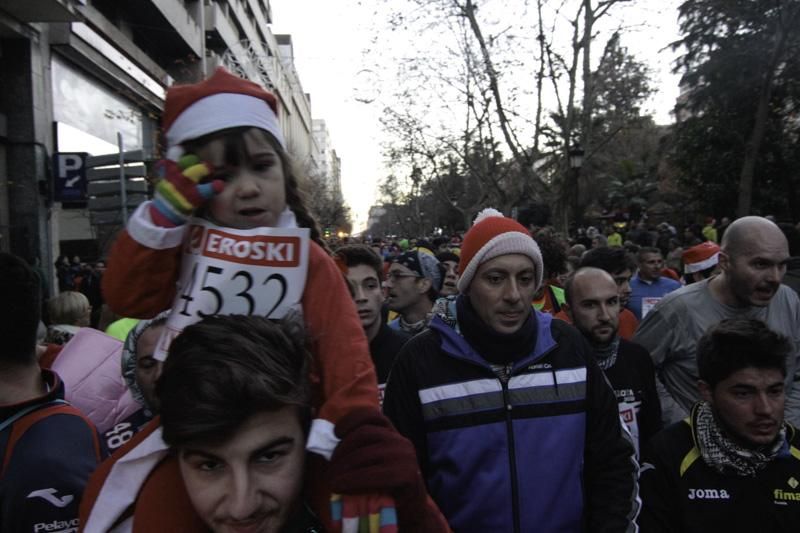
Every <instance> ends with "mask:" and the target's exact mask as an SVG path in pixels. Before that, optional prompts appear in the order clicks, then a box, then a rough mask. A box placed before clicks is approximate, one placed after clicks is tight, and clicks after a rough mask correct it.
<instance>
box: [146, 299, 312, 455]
mask: <svg viewBox="0 0 800 533" xmlns="http://www.w3.org/2000/svg"><path fill="white" fill-rule="evenodd" d="M304 339H305V335H304V334H303V332H302V326H300V325H299V322H295V320H294V319H286V320H284V321H281V322H273V321H270V320H268V319H266V318H263V317H257V316H244V315H231V316H215V317H208V318H205V319H203V320H202V321H201V322H198V323H197V324H193V325H191V326H189V327H187V328H186V329H185V330H183V332H182V333H181V334H180V335H179V336H178V337H177V338H175V340H174V341H172V344H171V345H170V348H169V357H167V360H166V361H165V362H164V370H163V372H162V373H161V377H160V378H159V379H158V382H157V383H156V395H157V396H158V399H159V401H160V403H161V424H162V426H163V437H164V441H165V442H166V443H167V444H169V445H170V446H173V447H176V446H177V447H180V446H185V445H187V444H191V443H194V442H204V443H221V442H224V441H225V439H226V438H228V437H229V436H230V435H231V434H233V433H234V432H235V431H236V430H237V428H239V427H240V426H241V425H242V423H244V422H245V421H246V420H247V419H248V418H250V417H251V416H253V415H256V414H258V413H262V412H265V411H276V410H278V409H281V408H283V407H286V406H295V407H297V409H298V412H299V414H300V416H301V424H302V425H303V427H304V429H305V430H306V431H307V430H308V424H309V422H310V414H311V413H310V406H309V405H310V404H309V387H308V361H309V358H310V357H309V353H308V350H307V348H306V346H305V344H304Z"/></svg>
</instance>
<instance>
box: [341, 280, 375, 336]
mask: <svg viewBox="0 0 800 533" xmlns="http://www.w3.org/2000/svg"><path fill="white" fill-rule="evenodd" d="M347 279H348V280H350V284H351V286H352V287H353V301H354V302H355V304H356V310H357V311H358V318H360V319H361V325H362V326H363V327H364V330H365V331H366V330H369V329H370V328H372V327H373V326H374V325H375V324H376V323H377V322H379V321H380V320H381V305H382V304H383V290H382V289H381V282H380V280H379V279H378V275H377V273H376V272H375V269H374V268H372V267H371V266H369V265H356V266H352V267H349V268H348V269H347Z"/></svg>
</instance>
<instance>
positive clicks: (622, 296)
mask: <svg viewBox="0 0 800 533" xmlns="http://www.w3.org/2000/svg"><path fill="white" fill-rule="evenodd" d="M611 277H613V278H614V283H616V284H617V293H618V294H619V305H620V307H625V306H626V305H628V302H629V301H630V299H631V294H632V293H633V289H631V278H632V277H633V273H632V272H631V269H630V268H626V269H625V270H620V271H619V272H617V273H616V274H614V275H613V276H611Z"/></svg>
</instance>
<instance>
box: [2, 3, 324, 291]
mask: <svg viewBox="0 0 800 533" xmlns="http://www.w3.org/2000/svg"><path fill="white" fill-rule="evenodd" d="M271 23H272V11H271V9H270V4H269V1H268V0H229V1H225V0H137V1H136V2H119V1H117V0H6V1H4V2H2V3H1V4H0V79H2V80H3V84H2V86H0V250H3V251H11V252H13V253H16V254H18V255H20V256H22V257H24V258H25V259H26V260H28V261H29V262H31V263H32V264H35V263H40V264H41V265H42V266H43V267H44V268H45V271H47V272H49V273H50V275H51V276H50V279H52V269H51V268H50V267H51V266H52V265H53V263H54V261H55V259H56V257H57V256H59V255H61V254H64V255H70V256H71V255H75V254H78V255H81V254H82V255H88V256H89V258H90V259H91V258H92V255H94V257H97V255H99V254H101V253H102V243H98V227H97V226H95V225H93V224H91V221H92V218H91V217H90V216H89V211H88V208H87V203H86V199H85V198H83V199H82V200H80V199H79V200H77V201H75V199H74V198H71V200H73V201H70V202H66V201H64V202H59V201H56V200H55V198H56V195H54V191H59V190H61V188H63V187H64V186H67V185H69V184H71V183H72V181H71V180H70V179H68V178H65V177H64V175H65V173H68V172H67V171H68V170H69V168H63V167H64V165H63V164H62V162H60V161H59V162H56V161H55V160H54V158H53V155H54V154H56V153H64V152H70V153H72V152H74V153H87V154H89V155H91V156H97V155H101V154H112V153H116V152H118V151H119V147H120V145H121V146H122V148H123V150H124V151H126V152H129V151H136V152H137V156H138V157H140V158H141V159H142V160H144V161H152V160H154V159H157V158H159V157H160V155H161V150H160V137H159V131H158V125H159V122H160V117H161V112H162V109H163V102H164V95H165V93H166V89H167V87H169V86H170V85H171V84H173V83H188V82H195V81H199V80H200V79H202V78H203V77H204V76H205V75H206V74H208V73H211V72H213V70H214V69H215V68H216V67H217V66H226V67H227V68H228V69H229V70H232V71H234V72H236V73H237V74H239V75H242V76H244V77H247V78H249V79H251V80H253V81H256V82H258V83H260V84H262V85H265V86H267V87H268V88H269V89H270V90H272V91H273V92H274V93H275V94H276V96H277V97H278V99H279V109H280V116H279V119H280V121H281V125H282V127H283V130H284V135H285V138H286V140H287V143H288V147H289V151H290V153H292V155H293V156H294V157H295V158H296V159H297V160H299V161H301V162H307V165H308V166H310V167H312V168H313V167H315V166H317V165H319V162H318V161H316V157H317V156H316V154H317V153H318V150H317V149H316V147H315V141H314V136H313V125H312V119H311V104H310V100H309V97H308V95H307V94H306V93H304V92H303V89H302V85H301V83H300V80H299V78H298V76H297V72H296V71H295V68H294V64H293V59H294V57H293V49H292V39H291V36H289V35H273V33H272V32H271V30H270V25H271ZM59 180H62V181H59ZM119 224H121V221H120V223H119ZM112 225H113V224H112ZM106 233H110V232H108V231H107V232H106ZM98 244H99V246H98ZM92 252H94V254H92ZM51 285H52V284H51Z"/></svg>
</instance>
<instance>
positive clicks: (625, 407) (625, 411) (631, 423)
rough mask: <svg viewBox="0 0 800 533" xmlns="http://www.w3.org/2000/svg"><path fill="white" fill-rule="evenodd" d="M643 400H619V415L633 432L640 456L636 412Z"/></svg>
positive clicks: (637, 453) (632, 435)
mask: <svg viewBox="0 0 800 533" xmlns="http://www.w3.org/2000/svg"><path fill="white" fill-rule="evenodd" d="M641 404H642V402H635V403H629V402H619V403H618V404H617V406H618V408H619V416H620V418H621V419H622V422H623V423H625V425H626V426H628V431H630V432H631V437H632V438H633V447H634V448H635V449H636V457H639V421H638V420H637V419H636V413H637V412H638V411H639V406H640V405H641Z"/></svg>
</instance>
